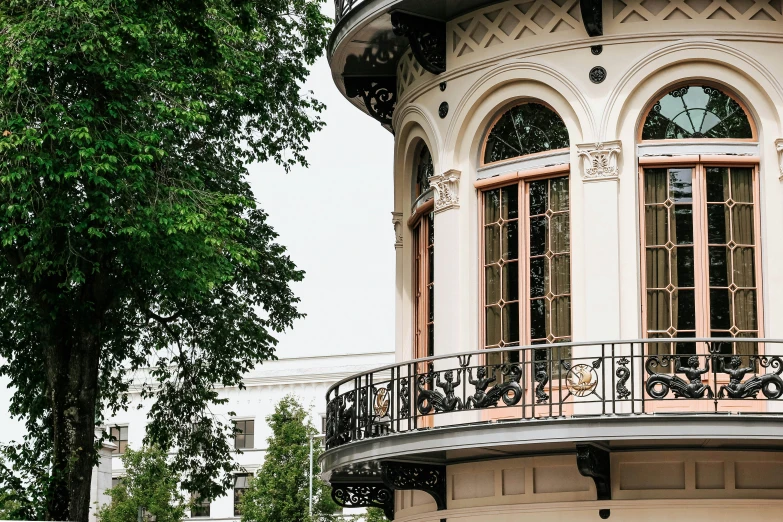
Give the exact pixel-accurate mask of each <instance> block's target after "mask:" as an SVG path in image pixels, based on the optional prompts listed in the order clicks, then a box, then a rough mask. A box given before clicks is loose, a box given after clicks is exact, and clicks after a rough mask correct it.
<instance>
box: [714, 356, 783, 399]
mask: <svg viewBox="0 0 783 522" xmlns="http://www.w3.org/2000/svg"><path fill="white" fill-rule="evenodd" d="M754 359H755V357H751V364H752V363H753V360H754ZM758 361H759V364H760V365H761V366H762V367H763V368H769V367H770V366H771V367H772V368H775V369H776V371H775V372H774V373H768V374H766V375H753V377H751V378H750V379H748V380H747V381H745V382H742V379H744V378H745V375H746V374H748V373H750V372H754V369H753V367H750V366H749V367H745V368H741V366H742V358H741V357H739V356H736V355H735V356H733V357H732V358H731V360H730V361H729V362H728V363H727V364H726V365H725V367H724V368H723V373H726V374H728V375H729V384H728V385H726V386H721V388H720V391H719V392H718V397H719V398H721V399H722V398H723V397H725V396H726V395H728V397H729V398H730V399H747V398H749V397H752V398H754V399H755V398H756V396H757V395H758V393H759V391H760V392H762V393H763V394H764V396H765V397H766V398H767V399H772V400H775V399H779V398H780V396H781V395H783V379H781V378H780V374H781V372H783V361H782V360H781V359H780V357H770V358H768V357H760V358H758Z"/></svg>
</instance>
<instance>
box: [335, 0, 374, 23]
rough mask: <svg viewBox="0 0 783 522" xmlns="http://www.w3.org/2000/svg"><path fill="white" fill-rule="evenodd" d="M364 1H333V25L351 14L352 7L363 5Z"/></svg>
mask: <svg viewBox="0 0 783 522" xmlns="http://www.w3.org/2000/svg"><path fill="white" fill-rule="evenodd" d="M365 1H366V0H334V23H335V24H337V23H338V22H339V21H340V20H342V18H343V17H344V16H345V15H347V14H348V13H350V12H351V10H352V9H353V8H354V7H357V6H359V5H361V4H363V3H364V2H365Z"/></svg>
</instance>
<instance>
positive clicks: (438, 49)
mask: <svg viewBox="0 0 783 522" xmlns="http://www.w3.org/2000/svg"><path fill="white" fill-rule="evenodd" d="M391 23H392V27H393V28H394V34H396V35H397V36H404V37H405V38H407V39H408V42H409V43H410V45H411V51H412V52H413V56H415V57H416V61H418V62H419V64H420V65H421V66H422V67H423V68H424V70H425V71H429V72H431V73H432V74H441V73H443V72H446V23H445V22H441V21H439V20H433V19H431V18H422V17H420V16H414V15H412V14H408V13H401V12H399V11H396V12H394V13H392V15H391Z"/></svg>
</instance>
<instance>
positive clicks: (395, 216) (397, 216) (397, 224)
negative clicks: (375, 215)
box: [391, 212, 402, 248]
mask: <svg viewBox="0 0 783 522" xmlns="http://www.w3.org/2000/svg"><path fill="white" fill-rule="evenodd" d="M391 215H392V225H394V248H402V212H392V213H391Z"/></svg>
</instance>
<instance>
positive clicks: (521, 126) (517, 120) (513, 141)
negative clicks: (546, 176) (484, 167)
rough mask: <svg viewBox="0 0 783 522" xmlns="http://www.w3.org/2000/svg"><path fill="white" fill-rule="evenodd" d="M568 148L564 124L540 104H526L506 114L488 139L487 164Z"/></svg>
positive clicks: (485, 161)
mask: <svg viewBox="0 0 783 522" xmlns="http://www.w3.org/2000/svg"><path fill="white" fill-rule="evenodd" d="M568 145H569V142H568V130H567V129H566V126H565V123H563V120H562V119H561V118H560V116H558V115H557V113H555V112H554V111H553V110H552V109H550V108H548V107H545V106H544V105H541V104H540V103H523V104H522V105H517V106H516V107H513V108H511V109H509V110H508V111H506V113H505V114H503V116H501V117H500V119H499V120H498V121H497V123H495V126H494V127H492V130H491V131H490V133H489V136H488V137H487V143H486V149H485V150H484V163H493V162H495V161H503V160H507V159H511V158H517V157H519V156H525V155H527V154H534V153H536V152H543V151H546V150H555V149H564V148H567V147H568Z"/></svg>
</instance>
